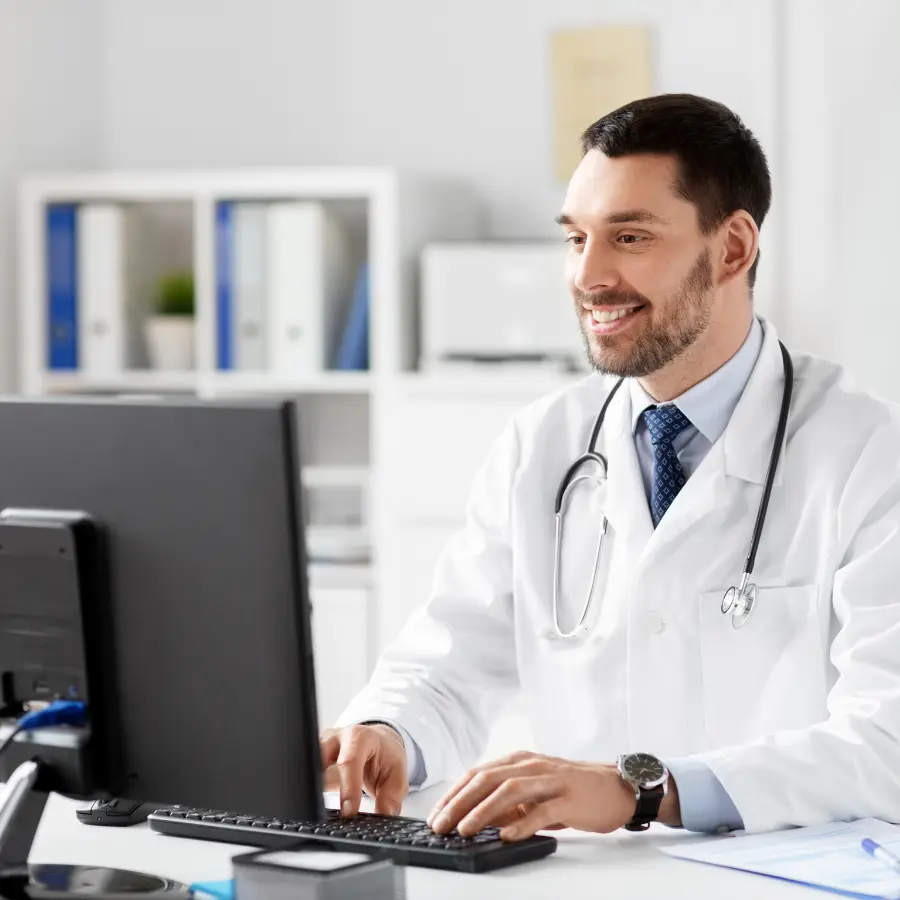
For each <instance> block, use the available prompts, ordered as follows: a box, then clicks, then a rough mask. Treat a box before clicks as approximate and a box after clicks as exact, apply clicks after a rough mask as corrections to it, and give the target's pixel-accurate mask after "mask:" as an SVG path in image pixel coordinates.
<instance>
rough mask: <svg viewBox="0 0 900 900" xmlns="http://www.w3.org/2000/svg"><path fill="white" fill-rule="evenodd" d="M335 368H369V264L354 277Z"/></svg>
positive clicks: (361, 267)
mask: <svg viewBox="0 0 900 900" xmlns="http://www.w3.org/2000/svg"><path fill="white" fill-rule="evenodd" d="M335 368H336V369H342V370H345V371H361V370H366V369H368V368H369V264H368V263H363V264H362V265H361V266H360V267H359V273H358V274H357V276H356V286H355V287H354V289H353V301H352V302H351V304H350V311H349V313H348V315H347V322H346V323H345V325H344V333H343V335H342V336H341V342H340V345H339V346H338V351H337V356H336V358H335Z"/></svg>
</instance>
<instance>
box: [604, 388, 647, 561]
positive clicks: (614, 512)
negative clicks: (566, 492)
mask: <svg viewBox="0 0 900 900" xmlns="http://www.w3.org/2000/svg"><path fill="white" fill-rule="evenodd" d="M601 437H602V439H601V440H600V441H598V447H600V448H602V449H601V451H600V452H601V453H604V455H606V457H607V459H608V462H609V478H608V479H607V481H606V483H605V484H604V485H603V487H602V488H601V489H600V491H601V493H600V500H599V503H600V508H601V509H602V510H603V511H604V513H605V515H606V518H607V519H608V520H609V524H610V525H611V526H612V528H613V529H614V531H615V532H617V533H619V534H621V535H623V536H624V537H625V538H626V539H627V540H628V542H629V545H631V546H633V547H634V548H635V550H636V554H635V555H638V554H640V553H641V552H642V551H643V549H644V547H645V546H646V544H647V542H648V541H649V540H650V538H651V537H652V536H653V520H652V519H651V518H650V507H649V504H648V503H647V495H646V493H645V492H644V482H643V479H642V478H641V470H640V465H639V463H638V458H637V451H636V450H635V446H634V435H633V434H632V431H631V398H630V395H629V391H628V385H627V384H623V385H622V387H621V388H620V389H619V391H618V393H617V394H616V396H615V397H614V398H613V401H612V403H610V405H609V409H608V410H607V413H606V421H605V422H604V423H603V429H602V431H601Z"/></svg>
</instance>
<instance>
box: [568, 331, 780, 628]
mask: <svg viewBox="0 0 900 900" xmlns="http://www.w3.org/2000/svg"><path fill="white" fill-rule="evenodd" d="M778 346H779V347H780V349H781V359H782V364H783V367H784V388H783V391H782V395H781V409H780V410H779V414H778V426H777V428H776V430H775V439H774V440H773V442H772V452H771V454H770V457H769V467H768V470H767V471H766V479H765V483H764V486H763V493H762V497H761V498H760V503H759V509H758V511H757V514H756V521H755V523H754V525H753V534H752V536H751V539H750V549H749V551H748V553H747V559H746V561H745V562H744V568H743V571H742V573H741V581H740V588H736V587H731V588H729V589H728V591H726V592H725V598H724V599H723V603H722V612H723V613H725V614H727V613H728V612H729V611H730V610H731V608H732V606H734V607H735V609H734V613H733V615H732V624H733V625H734V627H735V628H740V627H741V626H742V625H744V624H745V623H746V621H747V619H748V618H749V617H750V613H751V612H752V611H753V608H754V606H755V603H756V596H757V587H756V585H755V584H749V583H748V582H749V581H750V576H751V575H752V574H753V567H754V565H755V564H756V554H757V551H758V550H759V542H760V539H761V538H762V533H763V528H764V527H765V522H766V514H767V512H768V508H769V498H770V496H771V494H772V487H773V485H774V483H775V473H776V471H777V469H778V462H779V460H780V458H781V448H782V445H783V444H784V437H785V433H786V432H787V423H788V417H789V414H790V407H791V399H792V397H793V391H794V365H793V362H792V361H791V357H790V354H789V353H788V351H787V348H786V347H785V346H784V344H783V343H782V342H781V341H779V342H778ZM624 382H625V379H624V378H620V379H619V380H618V381H617V382H616V384H615V385H614V386H613V389H612V390H611V391H610V392H609V395H608V396H607V398H606V400H605V401H604V403H603V406H602V407H601V409H600V412H599V413H598V415H597V418H596V419H595V421H594V427H593V428H592V429H591V435H590V438H589V439H588V444H587V450H586V451H585V452H584V453H583V454H582V455H581V456H579V457H578V459H576V460H575V462H573V463H572V464H571V465H570V466H569V468H568V469H567V470H566V473H565V475H564V476H563V478H562V481H561V482H560V485H559V489H558V490H557V492H556V501H555V504H554V513H555V518H556V547H555V551H554V566H553V568H554V572H553V625H554V629H555V633H556V636H557V637H561V638H573V637H577V636H578V635H580V634H581V633H582V632H583V631H584V630H585V625H584V623H585V620H586V618H587V614H588V610H589V608H590V603H591V595H592V594H593V589H594V585H595V583H596V579H597V574H598V573H597V570H598V568H599V561H600V560H599V557H600V549H601V547H602V543H603V537H604V535H605V534H606V526H607V522H606V517H605V516H604V520H603V525H602V527H601V531H600V540H599V541H598V544H597V556H596V558H595V560H594V573H593V577H592V578H591V588H590V591H589V593H588V597H587V600H586V602H585V605H584V609H583V610H582V612H581V616H580V617H579V620H578V623H577V624H576V626H575V628H574V629H573V630H572V631H570V632H564V631H563V630H562V628H561V627H560V624H559V605H558V593H559V587H560V584H559V582H560V567H561V565H562V560H561V544H562V515H563V511H564V503H565V497H566V492H567V491H568V490H569V488H570V487H572V485H573V484H575V482H576V481H580V480H584V479H586V478H590V479H591V480H595V481H597V482H599V483H602V482H600V479H599V478H597V477H596V476H578V477H575V473H576V472H577V471H578V469H579V468H581V466H583V465H584V464H585V463H586V462H593V463H595V464H598V465H600V466H601V467H602V468H603V476H604V480H605V479H606V476H607V471H608V467H607V460H606V457H605V456H603V454H601V453H599V452H597V451H596V450H595V449H594V448H595V447H596V444H597V441H598V440H599V438H600V431H601V429H602V428H603V422H604V420H605V418H606V411H607V409H608V408H609V404H610V403H611V402H612V399H613V397H615V395H616V392H617V391H618V390H619V388H620V387H621V386H622V384H623V383H624ZM729 594H731V601H730V603H729V604H728V606H727V607H726V605H725V600H726V599H727V598H728V596H729ZM736 597H739V598H740V599H739V600H737V599H736Z"/></svg>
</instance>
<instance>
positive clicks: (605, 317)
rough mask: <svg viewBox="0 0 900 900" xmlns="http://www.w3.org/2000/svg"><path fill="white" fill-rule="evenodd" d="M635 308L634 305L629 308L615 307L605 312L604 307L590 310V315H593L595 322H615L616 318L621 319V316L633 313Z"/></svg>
mask: <svg viewBox="0 0 900 900" xmlns="http://www.w3.org/2000/svg"><path fill="white" fill-rule="evenodd" d="M637 308H638V307H636V306H634V307H630V308H629V309H615V310H613V311H612V312H607V311H606V310H605V309H602V310H601V309H595V310H592V311H591V315H593V317H594V321H595V322H615V321H616V319H621V318H622V317H623V316H627V315H628V314H629V313H633V312H634V311H635V310H636V309H637Z"/></svg>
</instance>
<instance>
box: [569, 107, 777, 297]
mask: <svg viewBox="0 0 900 900" xmlns="http://www.w3.org/2000/svg"><path fill="white" fill-rule="evenodd" d="M581 149H582V151H583V153H585V154H586V153H588V152H589V151H590V150H599V151H600V152H601V153H603V154H605V155H606V156H609V157H617V156H631V155H632V154H636V153H659V154H664V155H668V156H673V157H674V158H675V159H676V161H677V163H678V167H679V170H680V174H679V178H678V181H677V183H676V185H675V189H676V190H677V191H678V193H679V195H680V196H682V197H684V199H685V200H688V201H689V202H690V203H693V204H694V205H695V206H696V207H697V212H698V218H699V222H700V229H701V231H702V232H703V233H704V234H711V233H712V232H713V231H715V230H716V228H718V227H719V226H720V225H721V224H722V222H723V221H724V220H725V219H726V217H727V216H729V215H731V213H733V212H736V211H737V210H739V209H743V210H746V211H747V212H748V213H749V214H750V215H751V216H753V220H754V221H755V222H756V226H757V228H761V227H762V223H763V219H765V217H766V213H767V212H768V211H769V206H770V204H771V202H772V180H771V176H770V175H769V166H768V163H767V162H766V156H765V154H764V153H763V150H762V147H760V145H759V141H758V140H757V139H756V138H755V137H754V136H753V134H752V133H751V131H750V129H749V128H747V126H746V125H744V123H743V122H742V121H741V120H740V119H739V118H738V116H737V115H735V113H733V112H732V111H731V110H730V109H728V107H727V106H723V105H722V104H721V103H716V102H715V101H714V100H708V99H706V98H705V97H696V96H694V95H693V94H661V95H659V96H656V97H647V98H646V99H643V100H635V101H634V102H633V103H628V104H626V105H625V106H623V107H621V108H619V109H617V110H615V111H614V112H611V113H609V114H608V115H605V116H604V117H603V118H602V119H599V120H598V121H596V122H594V124H593V125H591V126H590V128H588V129H587V131H585V132H584V134H583V135H582V136H581ZM758 264H759V255H758V254H757V257H756V259H755V260H754V262H753V265H752V266H751V268H750V271H749V273H748V281H749V284H750V287H751V289H752V288H753V284H754V282H755V281H756V268H757V266H758Z"/></svg>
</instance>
